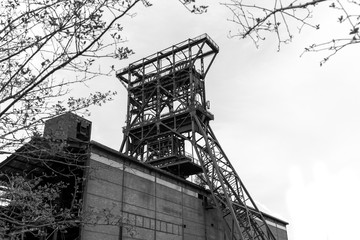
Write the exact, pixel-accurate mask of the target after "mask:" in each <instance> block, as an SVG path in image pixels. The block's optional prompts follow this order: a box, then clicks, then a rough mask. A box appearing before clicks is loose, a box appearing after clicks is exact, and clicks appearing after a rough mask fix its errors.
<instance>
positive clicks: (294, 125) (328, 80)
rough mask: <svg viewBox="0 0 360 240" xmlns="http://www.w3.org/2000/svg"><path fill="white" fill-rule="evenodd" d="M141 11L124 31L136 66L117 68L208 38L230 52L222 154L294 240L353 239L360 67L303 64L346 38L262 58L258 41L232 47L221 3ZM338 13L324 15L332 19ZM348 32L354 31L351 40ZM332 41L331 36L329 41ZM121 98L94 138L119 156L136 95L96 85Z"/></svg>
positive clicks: (157, 0) (220, 66) (268, 48)
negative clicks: (320, 48)
mask: <svg viewBox="0 0 360 240" xmlns="http://www.w3.org/2000/svg"><path fill="white" fill-rule="evenodd" d="M152 2H153V4H154V6H152V7H150V8H146V9H144V7H142V6H140V5H139V6H138V7H137V8H136V9H135V11H136V13H137V16H136V17H133V18H128V19H127V20H126V22H124V27H125V29H124V33H123V34H124V36H126V38H127V39H128V40H129V42H128V43H127V44H126V45H127V46H129V47H131V48H133V50H134V51H135V52H136V54H135V55H133V56H132V57H131V58H130V59H129V60H126V61H114V60H108V61H104V62H103V63H102V66H103V67H104V68H109V67H110V66H111V65H115V68H116V69H120V68H123V67H126V66H127V65H128V64H129V63H131V62H133V61H136V60H138V59H140V58H142V57H146V56H148V55H150V54H152V53H155V52H157V51H160V50H162V49H164V48H167V47H169V46H171V45H173V44H176V43H178V42H181V41H183V40H185V39H188V38H193V37H196V36H198V35H201V34H203V33H208V34H209V36H210V37H211V38H212V39H213V40H214V41H215V42H216V43H217V44H218V45H219V46H220V53H219V54H218V56H217V58H216V60H215V62H214V64H213V66H212V68H211V69H210V71H209V73H208V75H207V79H206V81H207V98H208V100H210V102H211V109H210V111H211V112H212V113H213V114H214V115H215V120H214V121H213V122H212V123H211V125H212V129H213V130H214V132H215V134H216V136H217V138H218V140H219V141H220V143H221V146H222V147H223V149H224V150H225V152H226V154H227V156H228V157H229V159H230V161H231V163H232V164H233V165H234V166H235V168H236V170H237V173H238V174H239V175H240V177H241V178H242V180H243V182H244V184H245V185H246V187H247V189H248V190H249V191H250V194H251V196H252V197H253V199H255V200H256V201H257V202H258V203H259V204H260V207H262V209H264V210H265V211H267V212H268V213H269V214H272V215H274V216H277V217H279V218H281V219H283V220H285V221H288V222H289V224H290V225H289V226H288V236H289V239H291V240H304V239H306V240H338V239H350V238H353V237H352V236H356V235H357V233H358V227H357V224H358V220H357V216H359V215H360V205H359V202H360V192H359V183H360V174H359V173H360V161H359V149H360V148H359V145H360V109H359V105H360V94H359V93H360V79H359V78H358V77H359V73H360V68H359V67H358V61H357V60H356V58H355V57H357V56H358V55H357V54H355V53H354V51H356V50H359V48H358V47H350V48H348V49H346V50H344V51H342V52H341V53H339V54H337V55H336V56H335V57H334V58H333V59H331V60H330V61H329V62H328V63H326V64H325V65H324V66H323V67H320V66H319V62H320V60H321V59H322V57H321V55H319V54H307V55H305V56H303V57H301V58H300V57H299V56H300V54H301V53H302V50H303V48H304V47H306V46H307V45H309V44H312V43H313V42H314V41H315V40H316V39H322V38H324V37H327V36H328V35H326V34H330V35H331V34H334V33H336V28H335V27H336V26H337V25H336V21H335V20H332V21H333V22H331V21H330V20H331V19H330V20H329V21H328V22H329V26H324V28H323V25H322V31H317V32H315V31H312V30H305V31H303V32H302V34H301V35H297V34H296V35H295V39H294V40H293V42H292V43H291V44H289V45H285V46H283V47H282V49H281V51H280V52H277V43H276V41H275V39H272V38H271V37H270V38H269V39H268V41H266V42H263V43H262V45H261V46H260V48H259V49H256V48H255V46H254V45H253V44H252V43H251V42H250V41H249V40H239V39H229V38H228V37H227V34H228V31H229V30H231V29H232V30H235V29H236V26H234V25H232V24H230V23H229V22H227V21H226V18H227V17H230V13H229V12H228V11H227V9H225V8H224V7H221V6H220V5H218V4H212V5H211V6H210V8H209V11H208V13H206V14H203V15H192V14H190V13H189V12H188V11H187V10H186V9H185V8H184V7H182V5H181V4H180V3H179V2H178V1H176V0H172V1H169V0H154V1H152ZM327 16H328V12H326V11H324V12H320V13H319V19H326V17H327ZM347 30H348V29H346V31H347ZM329 38H331V37H329ZM89 87H90V88H91V90H108V89H110V90H116V91H118V93H119V94H118V95H117V97H116V99H115V100H114V101H113V102H111V103H109V104H106V105H104V106H102V107H101V108H99V107H98V108H93V110H92V115H91V117H89V120H91V121H92V122H93V133H92V139H93V140H96V141H98V142H100V143H103V144H105V145H107V146H109V147H112V148H114V149H119V147H120V144H121V140H122V127H123V126H124V125H125V123H124V122H125V114H126V101H127V95H126V91H125V89H124V87H123V86H122V85H121V84H120V83H119V81H118V80H117V79H116V78H115V76H114V77H110V78H102V79H98V80H97V81H95V82H93V83H92V84H90V85H89Z"/></svg>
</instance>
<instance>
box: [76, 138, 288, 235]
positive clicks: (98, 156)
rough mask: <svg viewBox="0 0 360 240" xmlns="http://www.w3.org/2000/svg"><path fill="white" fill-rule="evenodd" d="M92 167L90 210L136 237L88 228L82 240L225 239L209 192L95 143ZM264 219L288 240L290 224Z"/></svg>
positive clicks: (103, 227)
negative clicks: (119, 222) (111, 217)
mask: <svg viewBox="0 0 360 240" xmlns="http://www.w3.org/2000/svg"><path fill="white" fill-rule="evenodd" d="M89 166H90V168H89V169H91V171H92V172H91V173H90V176H89V177H88V179H87V182H86V187H85V191H84V204H85V206H87V207H93V208H94V207H95V208H101V207H104V206H106V207H107V208H110V209H113V213H114V214H118V215H122V216H123V217H124V218H125V222H127V221H128V222H127V223H128V224H130V225H133V226H134V229H133V230H134V231H130V232H129V231H126V230H124V229H123V227H122V226H120V227H119V226H111V225H99V226H96V225H95V226H85V227H84V228H83V229H82V230H81V235H82V239H87V240H92V239H94V240H95V239H108V240H118V239H124V240H125V239H143V240H169V239H174V240H212V239H213V240H221V239H225V237H224V230H223V225H222V220H221V218H220V217H219V216H218V212H217V209H215V208H214V207H213V206H212V205H211V203H210V198H211V193H210V192H209V191H207V190H206V189H204V188H203V187H200V186H199V185H196V184H194V183H192V182H189V181H187V180H185V179H183V178H180V177H177V176H175V175H172V174H170V173H168V172H166V171H163V170H160V169H158V168H154V167H152V166H150V165H148V164H144V163H141V162H139V161H137V160H134V159H132V158H129V157H128V156H126V155H123V154H121V153H119V152H118V151H115V150H112V149H110V148H107V147H106V146H103V145H101V144H99V143H96V142H91V154H90V158H89ZM264 216H265V218H266V219H267V222H268V224H269V225H270V228H271V230H272V231H273V233H274V235H275V237H276V239H278V240H287V233H286V225H287V223H286V222H285V221H282V220H280V219H277V218H274V217H272V216H270V215H268V214H265V213H264ZM132 233H133V236H131V234H132Z"/></svg>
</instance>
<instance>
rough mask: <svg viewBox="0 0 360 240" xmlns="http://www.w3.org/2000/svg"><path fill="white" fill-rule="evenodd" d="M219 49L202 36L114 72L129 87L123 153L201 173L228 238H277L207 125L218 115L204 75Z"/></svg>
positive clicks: (184, 171) (175, 170)
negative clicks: (211, 104) (209, 99)
mask: <svg viewBox="0 0 360 240" xmlns="http://www.w3.org/2000/svg"><path fill="white" fill-rule="evenodd" d="M218 51H219V48H218V46H217V45H216V43H215V42H214V41H212V40H211V38H210V37H209V36H207V35H206V34H204V35H201V36H199V37H197V38H193V39H188V40H186V41H184V42H181V43H179V44H177V45H174V46H172V47H170V48H167V49H164V50H162V51H160V52H158V53H156V54H153V55H151V56H149V57H146V58H143V59H141V60H139V61H137V62H135V63H132V64H130V65H129V67H127V68H124V69H122V70H120V71H118V72H117V73H116V76H117V77H118V78H119V79H120V81H121V83H122V84H123V85H124V86H125V87H126V88H127V90H128V109H127V119H126V127H125V128H124V139H123V142H122V144H121V147H120V151H121V152H123V153H125V154H127V155H129V156H132V157H135V158H137V159H138V160H139V161H142V162H147V163H149V164H151V165H153V166H155V167H159V168H162V169H164V170H167V171H169V172H171V173H173V174H176V175H178V176H180V177H183V178H186V177H188V176H190V175H194V174H197V175H198V176H199V177H200V178H201V179H203V180H204V181H205V182H206V185H207V186H208V187H209V189H210V191H211V193H212V196H213V203H214V204H215V206H216V207H217V209H218V210H219V212H221V214H222V217H223V219H224V225H225V226H226V227H225V230H226V231H225V232H226V235H227V239H228V240H235V239H236V240H239V239H241V240H250V239H251V240H275V238H274V236H273V234H272V233H271V231H270V228H269V226H268V225H267V223H266V221H265V219H264V218H263V216H262V214H261V212H260V210H259V209H258V208H257V206H256V204H255V202H254V201H253V200H252V198H251V197H250V194H249V193H248V191H247V190H246V188H245V186H244V185H243V183H242V182H241V180H240V178H239V176H238V175H237V173H236V171H235V169H234V168H233V166H232V165H231V163H230V161H229V160H228V158H227V157H226V155H225V153H224V151H223V149H222V148H221V146H220V143H219V142H218V141H217V139H216V137H215V135H214V133H213V131H212V129H211V128H210V125H209V122H210V121H211V120H213V119H214V116H213V115H212V114H211V113H210V112H209V111H208V110H207V109H208V107H209V104H208V102H207V101H206V94H205V76H206V74H207V72H208V71H209V68H210V66H211V65H212V63H213V61H214V59H215V56H216V55H217V53H218ZM187 144H188V145H190V146H186V145H187ZM187 148H190V149H191V152H192V154H189V153H187Z"/></svg>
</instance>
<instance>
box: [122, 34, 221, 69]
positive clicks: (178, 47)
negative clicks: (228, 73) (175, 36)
mask: <svg viewBox="0 0 360 240" xmlns="http://www.w3.org/2000/svg"><path fill="white" fill-rule="evenodd" d="M202 40H205V41H208V43H209V47H210V48H211V49H213V50H214V51H216V52H218V51H219V46H218V45H217V44H216V43H215V42H214V41H213V40H212V39H211V38H210V37H209V36H208V35H207V34H206V33H205V34H202V35H200V36H198V37H195V38H192V39H188V40H185V41H182V42H180V43H178V44H176V45H173V46H171V47H168V48H166V49H164V50H162V51H160V52H157V53H155V54H152V55H150V56H148V57H145V58H142V59H140V60H138V61H136V62H133V63H131V64H129V66H128V67H125V68H122V69H120V70H118V71H116V76H118V75H123V74H125V73H128V72H129V71H130V72H131V71H132V70H135V69H138V68H140V67H142V66H145V65H147V64H150V63H152V62H153V61H155V60H159V59H162V58H166V57H167V56H170V55H171V54H175V53H176V52H178V51H182V50H184V49H186V47H191V46H193V45H196V44H197V43H198V42H201V41H202ZM175 63H176V62H175ZM175 63H173V64H175Z"/></svg>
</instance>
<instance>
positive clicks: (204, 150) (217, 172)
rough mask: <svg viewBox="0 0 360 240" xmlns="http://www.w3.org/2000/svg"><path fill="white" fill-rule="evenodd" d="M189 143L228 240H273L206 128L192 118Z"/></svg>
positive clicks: (206, 124)
mask: <svg viewBox="0 0 360 240" xmlns="http://www.w3.org/2000/svg"><path fill="white" fill-rule="evenodd" d="M193 119H194V124H195V125H196V127H194V129H198V131H193V133H192V135H193V137H192V141H193V146H194V147H195V150H196V153H197V155H198V157H199V159H201V166H202V169H203V177H204V178H205V180H206V183H207V185H208V187H209V188H210V190H211V193H212V195H213V198H214V199H215V204H216V206H217V207H218V209H221V213H222V216H223V219H224V222H225V224H226V226H227V230H228V231H226V233H227V237H228V238H229V239H241V240H243V239H244V240H245V239H246V240H248V239H251V240H275V237H274V235H273V234H272V232H271V231H270V228H269V226H268V225H267V223H266V221H265V219H264V217H263V216H262V214H261V212H260V210H259V209H258V208H257V206H256V204H255V202H254V201H253V199H252V198H251V196H250V194H249V192H248V191H247V190H246V188H245V186H244V184H243V183H242V181H241V179H240V177H239V176H238V174H237V173H236V171H235V169H234V167H233V166H232V165H231V163H230V161H229V160H228V158H227V156H226V155H225V153H224V151H223V149H222V148H221V146H220V144H219V142H218V140H217V139H216V137H215V135H214V133H213V131H212V129H211V127H210V125H208V123H204V122H202V121H201V120H200V119H199V118H198V117H197V116H196V115H195V116H193Z"/></svg>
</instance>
